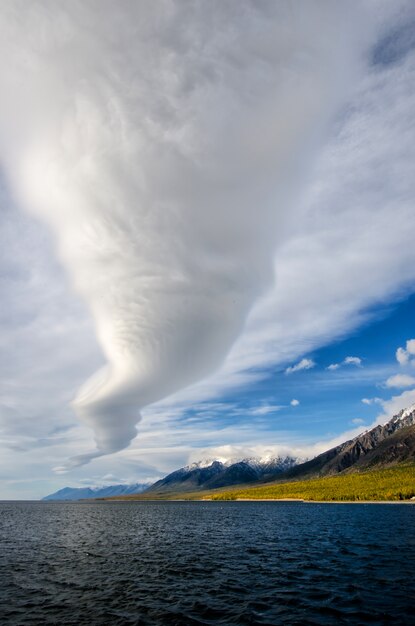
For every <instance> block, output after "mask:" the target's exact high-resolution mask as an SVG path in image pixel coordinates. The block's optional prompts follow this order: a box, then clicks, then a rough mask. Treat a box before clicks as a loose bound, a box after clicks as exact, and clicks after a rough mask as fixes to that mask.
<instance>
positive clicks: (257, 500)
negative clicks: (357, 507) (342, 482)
mask: <svg viewBox="0 0 415 626" xmlns="http://www.w3.org/2000/svg"><path fill="white" fill-rule="evenodd" d="M55 502H59V500H55ZM61 502H63V500H61ZM66 502H142V503H145V502H150V503H154V502H220V503H221V504H223V503H227V502H298V503H302V504H415V500H303V499H300V498H236V499H235V500H232V499H229V500H213V499H212V498H206V499H200V500H199V499H196V498H195V499H192V500H191V499H186V498H174V499H169V500H167V499H166V500H162V499H154V500H147V499H142V500H139V499H138V498H137V499H136V500H135V499H133V498H131V499H124V498H108V499H106V498H105V499H104V498H102V499H100V498H97V499H91V500H69V501H68V500H67V501H66Z"/></svg>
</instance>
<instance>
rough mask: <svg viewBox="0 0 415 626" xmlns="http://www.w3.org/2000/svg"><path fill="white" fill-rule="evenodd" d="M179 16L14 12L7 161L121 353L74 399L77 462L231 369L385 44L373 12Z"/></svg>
mask: <svg viewBox="0 0 415 626" xmlns="http://www.w3.org/2000/svg"><path fill="white" fill-rule="evenodd" d="M163 6H164V5H163ZM164 9H165V10H164V11H163V9H162V10H161V11H162V13H163V19H160V8H159V7H158V6H156V5H154V4H153V3H130V4H128V5H127V6H126V7H125V9H124V10H123V11H117V10H116V9H115V8H114V7H113V6H112V5H111V4H108V5H104V6H103V7H100V10H99V11H98V12H97V10H96V6H95V3H89V4H88V3H86V4H85V5H82V7H80V5H77V4H75V3H74V4H70V5H68V6H66V5H61V4H60V3H51V4H50V5H48V10H43V9H42V8H39V6H38V5H37V4H36V3H34V4H32V5H31V8H30V10H28V11H24V12H22V14H19V16H18V17H15V18H14V16H15V13H14V12H13V11H10V12H9V11H5V12H4V13H3V18H2V21H1V22H0V34H1V39H0V40H1V48H0V53H1V54H0V59H1V60H2V61H1V62H2V65H0V76H1V83H0V86H1V91H2V94H3V97H2V99H1V103H0V120H1V122H2V125H1V128H0V133H1V137H2V142H1V146H2V151H3V153H2V154H1V157H2V164H3V165H4V171H5V173H6V175H7V177H8V180H9V184H10V189H12V190H13V193H14V194H15V197H16V198H18V200H19V203H20V204H21V205H22V206H23V207H25V208H26V209H27V210H28V211H30V212H32V213H33V214H35V215H37V216H38V217H40V218H41V219H42V220H44V222H45V223H47V224H48V225H49V227H50V228H51V230H52V232H53V234H54V236H55V238H56V245H57V247H58V249H59V256H60V259H61V261H62V262H63V263H64V264H65V267H66V269H67V271H68V273H69V275H70V276H71V280H72V284H73V286H74V288H75V289H76V291H77V293H78V294H80V296H81V297H82V298H83V299H84V300H85V302H86V303H87V305H88V307H89V309H90V311H91V314H92V317H93V321H94V324H95V331H96V335H97V339H98V342H99V344H100V346H101V348H102V351H103V353H104V355H105V358H106V361H107V363H106V365H104V366H103V367H102V368H100V369H99V370H98V371H97V373H96V374H94V375H93V376H92V377H91V378H89V380H88V381H87V382H86V383H85V384H84V385H83V386H82V387H81V389H80V391H79V392H78V394H77V395H76V397H75V400H74V407H75V410H76V412H77V414H78V416H79V417H80V418H81V420H83V422H84V423H85V424H86V425H87V426H88V427H90V428H92V429H93V432H94V439H95V442H96V448H97V449H96V451H93V452H87V453H86V454H85V453H84V454H82V455H78V456H77V457H76V458H74V459H72V460H71V461H70V462H69V464H68V465H67V467H75V466H76V465H77V464H83V463H87V462H88V461H89V460H91V459H92V458H97V457H100V456H102V455H105V454H111V453H113V452H116V451H119V450H122V449H124V448H125V447H127V446H128V445H129V444H130V442H131V441H132V439H133V438H134V437H135V436H136V433H137V431H136V424H137V423H138V422H139V421H140V410H141V409H142V408H143V407H145V406H147V405H149V404H152V403H154V402H157V401H160V400H162V399H163V398H165V397H167V396H168V395H170V394H172V393H174V392H176V391H178V390H180V389H182V388H184V387H186V386H188V385H190V384H192V383H195V382H196V381H198V380H200V379H203V378H204V377H205V376H207V375H208V374H210V373H211V372H212V371H215V370H216V369H217V368H218V367H219V366H220V365H221V363H222V362H223V360H224V358H225V357H226V354H227V352H228V351H229V349H230V348H231V346H232V344H233V343H234V342H235V340H236V339H237V338H238V336H239V335H240V333H241V331H242V329H243V328H244V324H245V320H246V317H247V315H248V313H249V311H250V309H251V308H252V306H253V304H254V303H255V301H256V300H257V298H258V297H259V296H261V295H262V294H264V293H265V292H266V290H267V289H269V288H270V287H271V286H272V282H273V259H274V255H275V250H276V248H277V247H278V245H279V244H280V242H281V239H282V237H283V236H284V235H283V232H284V230H283V229H286V228H290V222H292V223H293V224H295V222H296V221H297V220H301V207H300V205H299V203H298V202H292V200H290V196H293V195H294V194H297V191H298V189H299V186H300V187H304V184H305V180H306V178H305V176H304V174H303V169H304V165H305V162H306V161H308V160H309V159H310V157H312V156H313V152H314V148H313V146H314V145H318V143H319V142H320V141H321V138H322V137H323V133H324V132H325V128H326V126H327V123H328V121H329V119H330V117H331V115H332V114H333V112H334V111H335V110H336V109H337V107H338V106H339V104H340V103H342V101H343V99H344V96H345V95H346V94H347V92H348V90H349V88H350V86H351V85H352V84H353V81H354V79H355V77H356V75H357V72H358V70H359V68H360V62H361V61H360V59H361V55H362V52H363V51H364V50H365V48H366V47H367V40H368V39H370V38H371V37H372V27H371V26H370V20H369V19H368V18H369V16H367V15H366V13H365V9H364V7H362V8H358V7H356V9H352V10H349V9H347V10H346V9H345V8H343V7H342V6H341V5H340V4H337V5H336V4H332V5H327V4H325V3H314V4H312V5H310V4H308V3H303V5H302V9H301V11H299V12H298V11H288V10H287V9H286V8H285V7H284V5H280V4H279V3H274V2H266V3H264V4H262V3H260V4H255V3H254V4H252V3H251V4H248V5H247V6H246V8H245V10H243V11H240V10H239V7H238V8H237V7H236V6H235V5H233V4H232V3H230V4H228V3H206V4H203V3H202V4H201V5H200V6H199V5H197V8H196V7H195V8H194V9H192V10H188V7H187V6H185V5H183V4H182V3H180V2H168V3H167V6H166V7H164ZM115 13H116V17H117V19H114V14H115ZM356 25H358V26H356ZM108 32H110V33H111V36H108ZM149 32H150V33H151V36H148V33H149ZM195 32H197V39H198V42H199V43H198V44H195V43H194V42H193V36H194V35H193V33H195ZM45 33H46V34H45ZM189 38H190V39H192V43H191V44H190V43H189V41H190V39H189ZM300 49H301V50H302V51H303V53H302V54H301V55H299V54H298V51H299V50H300ZM303 54H305V58H306V59H307V60H306V62H304V58H303ZM28 58H30V60H31V61H30V63H28V62H27V59H28ZM6 59H7V60H6ZM10 67H12V68H13V71H10ZM340 77H341V78H340ZM29 102H30V104H29ZM288 207H290V208H288ZM296 216H297V217H296Z"/></svg>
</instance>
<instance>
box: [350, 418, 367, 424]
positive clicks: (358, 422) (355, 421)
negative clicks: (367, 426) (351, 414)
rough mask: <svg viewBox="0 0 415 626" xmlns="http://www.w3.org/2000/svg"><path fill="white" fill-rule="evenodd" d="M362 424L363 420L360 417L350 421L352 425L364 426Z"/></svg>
mask: <svg viewBox="0 0 415 626" xmlns="http://www.w3.org/2000/svg"><path fill="white" fill-rule="evenodd" d="M364 423H365V420H363V419H362V418H361V417H355V418H354V419H352V424H356V425H359V424H364Z"/></svg>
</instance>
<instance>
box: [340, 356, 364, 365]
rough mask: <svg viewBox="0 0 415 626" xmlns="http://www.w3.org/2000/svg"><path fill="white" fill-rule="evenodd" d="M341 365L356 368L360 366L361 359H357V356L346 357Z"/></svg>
mask: <svg viewBox="0 0 415 626" xmlns="http://www.w3.org/2000/svg"><path fill="white" fill-rule="evenodd" d="M343 363H344V364H345V365H356V366H359V365H361V364H362V359H361V358H359V357H358V356H347V357H346V358H345V359H344V361H343Z"/></svg>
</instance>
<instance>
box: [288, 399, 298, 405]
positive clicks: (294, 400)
mask: <svg viewBox="0 0 415 626" xmlns="http://www.w3.org/2000/svg"><path fill="white" fill-rule="evenodd" d="M290 404H291V406H298V405H299V404H300V401H299V400H296V399H295V398H294V399H293V400H291V402H290Z"/></svg>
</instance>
